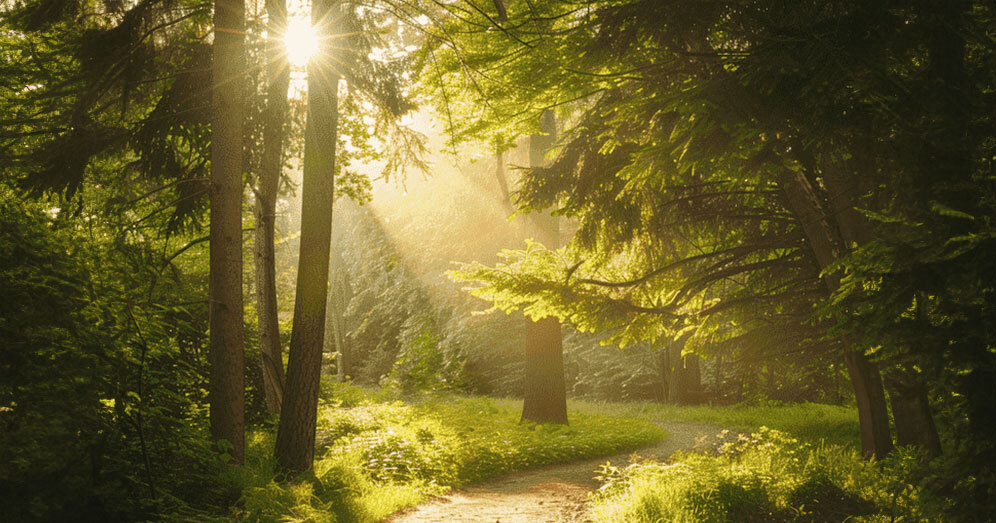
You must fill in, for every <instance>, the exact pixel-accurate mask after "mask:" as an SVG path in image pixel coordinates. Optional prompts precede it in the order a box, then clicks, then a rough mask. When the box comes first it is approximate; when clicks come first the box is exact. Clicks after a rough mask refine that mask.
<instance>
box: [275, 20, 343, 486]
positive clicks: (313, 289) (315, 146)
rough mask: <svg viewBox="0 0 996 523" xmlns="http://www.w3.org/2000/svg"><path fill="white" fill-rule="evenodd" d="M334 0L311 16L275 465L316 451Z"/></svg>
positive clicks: (328, 217) (328, 222) (331, 147)
mask: <svg viewBox="0 0 996 523" xmlns="http://www.w3.org/2000/svg"><path fill="white" fill-rule="evenodd" d="M334 5H335V3H334V2H333V0H316V1H315V2H314V3H313V4H312V8H311V22H312V24H313V25H314V26H315V29H316V33H317V34H318V35H319V36H320V41H321V44H320V47H319V52H318V56H317V57H316V58H313V59H312V60H311V62H310V63H309V64H308V116H307V118H308V119H307V126H306V128H305V138H304V176H303V177H304V180H303V182H302V188H301V251H300V253H301V254H300V258H299V261H298V272H297V295H296V299H295V301H294V322H293V326H292V329H291V342H290V358H289V360H288V364H287V386H286V389H285V391H284V401H283V407H282V412H281V415H280V425H279V427H278V428H277V444H276V450H275V455H276V458H277V462H278V463H279V465H280V467H282V468H283V469H285V470H289V471H294V472H303V471H305V470H307V469H309V468H311V465H312V462H313V460H314V455H315V427H316V420H317V417H318V389H319V382H320V377H321V366H322V342H323V341H324V332H325V305H326V298H327V292H328V273H329V248H330V244H331V240H332V204H333V191H334V183H333V182H334V177H333V174H334V172H335V153H336V133H337V131H338V117H339V113H338V108H337V103H338V97H337V90H338V85H339V74H338V73H337V72H336V71H335V70H334V68H333V67H332V66H331V65H332V64H333V63H334V60H333V59H332V50H333V45H332V38H331V25H332V23H334V19H335V17H333V16H332V12H333V6H334Z"/></svg>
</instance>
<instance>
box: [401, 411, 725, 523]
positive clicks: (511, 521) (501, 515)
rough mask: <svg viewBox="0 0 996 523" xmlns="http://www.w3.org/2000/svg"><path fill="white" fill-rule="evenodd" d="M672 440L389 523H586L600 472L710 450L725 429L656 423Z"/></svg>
mask: <svg viewBox="0 0 996 523" xmlns="http://www.w3.org/2000/svg"><path fill="white" fill-rule="evenodd" d="M658 425H660V426H661V427H663V428H664V430H666V431H667V432H668V433H669V437H668V438H666V439H664V440H663V441H661V442H660V443H657V444H655V445H652V446H649V447H645V448H642V449H640V450H637V451H636V452H630V453H623V454H617V455H614V456H608V457H602V458H596V459H588V460H583V461H575V462H571V463H565V464H560V465H550V466H545V467H541V468H536V469H532V470H525V471H522V472H514V473H510V474H506V475H503V476H499V477H497V478H494V479H491V480H488V481H485V482H482V483H478V484H477V485H472V486H468V487H465V488H462V489H459V490H453V491H451V492H449V493H447V494H446V495H444V496H437V497H433V498H432V499H430V500H429V501H427V502H426V503H423V504H421V505H419V506H417V507H413V508H410V509H407V510H405V511H402V512H400V513H398V514H395V515H394V516H392V517H390V518H388V519H387V520H386V521H387V522H390V523H416V522H418V523H437V522H438V523H443V522H455V521H464V522H488V523H540V522H581V521H586V517H585V509H584V504H585V500H586V499H587V496H588V493H589V492H592V491H593V490H595V489H597V488H598V487H599V486H600V482H599V481H598V479H597V478H596V475H597V471H598V469H599V467H600V466H601V465H602V464H604V463H606V462H609V463H611V464H613V465H615V466H618V467H622V466H625V465H626V464H628V463H629V462H630V461H631V460H633V459H634V458H635V459H656V460H659V461H666V460H667V459H668V458H669V457H670V456H671V455H672V454H674V453H675V452H676V451H679V450H682V451H687V450H712V449H714V448H715V447H716V446H717V445H718V443H719V440H718V438H717V437H716V435H717V434H719V433H720V432H721V431H722V430H723V429H722V428H721V427H718V426H716V425H707V424H702V423H687V422H663V423H658Z"/></svg>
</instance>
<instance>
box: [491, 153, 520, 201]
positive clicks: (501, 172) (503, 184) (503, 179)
mask: <svg viewBox="0 0 996 523" xmlns="http://www.w3.org/2000/svg"><path fill="white" fill-rule="evenodd" d="M495 178H497V179H498V190H500V191H501V202H502V206H504V207H505V212H507V213H508V214H509V215H511V214H512V213H513V212H515V209H514V208H513V207H512V196H511V194H510V193H509V192H508V177H507V176H506V175H505V153H504V152H501V151H498V152H496V153H495Z"/></svg>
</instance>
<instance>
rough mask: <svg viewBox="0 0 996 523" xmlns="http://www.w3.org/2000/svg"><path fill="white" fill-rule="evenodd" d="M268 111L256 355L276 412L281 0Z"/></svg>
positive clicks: (279, 395)
mask: <svg viewBox="0 0 996 523" xmlns="http://www.w3.org/2000/svg"><path fill="white" fill-rule="evenodd" d="M266 16H267V35H268V36H267V42H266V43H267V62H266V80H267V82H269V84H268V86H267V91H266V115H265V120H264V122H263V158H262V162H261V165H260V173H259V185H258V187H257V188H256V209H255V214H256V230H255V245H254V247H255V249H254V254H255V258H254V261H255V265H256V271H255V272H256V313H257V319H258V323H259V355H260V363H261V367H262V369H263V392H264V394H265V396H266V410H267V411H268V412H271V413H274V414H279V413H280V404H281V402H282V401H283V390H284V361H283V357H282V352H283V351H282V348H281V346H280V323H279V321H278V318H277V275H276V255H275V249H274V240H275V222H276V212H277V191H278V189H277V188H278V186H279V184H280V173H281V170H282V167H283V162H282V157H283V141H284V123H285V122H286V120H287V88H288V86H289V85H290V69H289V67H288V63H287V57H286V53H285V52H284V50H283V43H282V42H281V41H280V38H279V37H278V35H282V34H284V31H285V30H286V28H287V3H286V1H285V0H267V2H266Z"/></svg>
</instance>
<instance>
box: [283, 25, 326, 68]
mask: <svg viewBox="0 0 996 523" xmlns="http://www.w3.org/2000/svg"><path fill="white" fill-rule="evenodd" d="M284 45H285V46H286V47H287V59H288V60H289V61H290V63H291V65H292V66H294V67H304V66H306V65H308V60H310V59H311V57H312V56H314V55H315V53H316V52H318V35H317V34H316V33H315V29H314V28H313V27H311V21H310V20H309V17H307V16H303V17H299V18H290V19H289V20H288V21H287V33H286V34H285V35H284Z"/></svg>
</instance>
